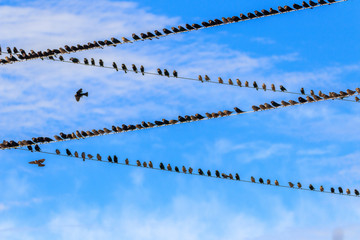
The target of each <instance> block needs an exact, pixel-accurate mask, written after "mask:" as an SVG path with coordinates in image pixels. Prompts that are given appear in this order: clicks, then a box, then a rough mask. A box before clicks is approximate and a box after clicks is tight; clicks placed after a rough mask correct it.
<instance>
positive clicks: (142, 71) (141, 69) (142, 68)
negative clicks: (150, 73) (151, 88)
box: [140, 65, 145, 75]
mask: <svg viewBox="0 0 360 240" xmlns="http://www.w3.org/2000/svg"><path fill="white" fill-rule="evenodd" d="M140 72H141V74H142V75H144V74H145V68H144V66H143V65H141V66H140Z"/></svg>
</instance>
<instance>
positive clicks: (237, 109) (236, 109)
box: [234, 107, 244, 113]
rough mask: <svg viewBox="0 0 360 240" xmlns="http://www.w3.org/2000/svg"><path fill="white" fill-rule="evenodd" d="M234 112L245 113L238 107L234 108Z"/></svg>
mask: <svg viewBox="0 0 360 240" xmlns="http://www.w3.org/2000/svg"><path fill="white" fill-rule="evenodd" d="M234 110H235V112H236V113H243V112H244V111H242V110H241V109H239V108H237V107H234Z"/></svg>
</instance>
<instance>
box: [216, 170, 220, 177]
mask: <svg viewBox="0 0 360 240" xmlns="http://www.w3.org/2000/svg"><path fill="white" fill-rule="evenodd" d="M215 176H216V177H218V178H219V177H220V172H219V171H218V170H216V171H215Z"/></svg>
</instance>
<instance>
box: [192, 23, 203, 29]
mask: <svg viewBox="0 0 360 240" xmlns="http://www.w3.org/2000/svg"><path fill="white" fill-rule="evenodd" d="M191 26H192V27H194V28H195V29H199V28H202V27H201V26H200V25H199V24H197V23H193V24H192V25H191Z"/></svg>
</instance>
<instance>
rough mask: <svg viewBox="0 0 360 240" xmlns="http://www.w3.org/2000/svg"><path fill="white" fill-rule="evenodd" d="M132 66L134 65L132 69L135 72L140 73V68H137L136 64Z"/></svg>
mask: <svg viewBox="0 0 360 240" xmlns="http://www.w3.org/2000/svg"><path fill="white" fill-rule="evenodd" d="M131 67H132V70H133V71H134V72H135V73H138V70H137V67H136V65H135V64H133V65H132V66H131Z"/></svg>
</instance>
